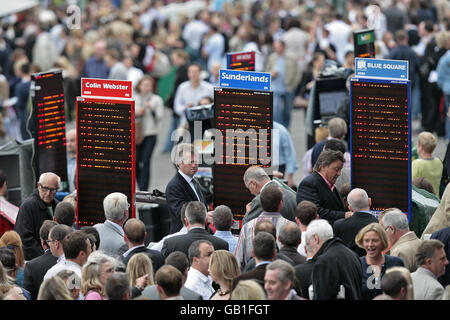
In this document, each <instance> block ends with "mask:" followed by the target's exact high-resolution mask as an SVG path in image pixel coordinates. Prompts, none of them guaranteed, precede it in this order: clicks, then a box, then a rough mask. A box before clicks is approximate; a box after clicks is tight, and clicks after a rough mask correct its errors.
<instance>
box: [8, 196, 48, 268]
mask: <svg viewBox="0 0 450 320" xmlns="http://www.w3.org/2000/svg"><path fill="white" fill-rule="evenodd" d="M56 204H57V202H56V200H53V201H52V203H51V207H52V208H53V212H55V207H56ZM52 219H53V217H52V215H51V214H50V212H49V211H48V208H47V204H46V203H45V202H44V201H42V199H41V197H40V196H39V190H38V189H35V190H34V191H33V193H32V194H31V195H30V196H29V197H28V198H27V199H26V200H25V201H24V202H23V203H22V205H21V206H20V208H19V212H18V213H17V219H16V224H15V225H14V231H16V232H17V233H18V234H19V235H20V238H21V239H22V245H23V253H24V256H25V260H27V261H30V260H32V259H34V258H36V257H39V256H41V255H42V254H43V253H44V251H43V250H42V247H41V239H40V236H39V229H40V228H41V226H42V223H44V221H45V220H52Z"/></svg>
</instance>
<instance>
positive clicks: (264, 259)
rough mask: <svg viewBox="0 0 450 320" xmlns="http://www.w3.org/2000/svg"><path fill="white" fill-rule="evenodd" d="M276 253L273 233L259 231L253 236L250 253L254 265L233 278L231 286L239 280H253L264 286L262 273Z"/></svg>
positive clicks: (234, 285) (264, 272) (263, 273)
mask: <svg viewBox="0 0 450 320" xmlns="http://www.w3.org/2000/svg"><path fill="white" fill-rule="evenodd" d="M276 253H277V250H276V242H275V238H274V237H273V235H271V234H270V233H268V232H265V231H261V232H258V234H257V235H255V237H254V238H253V250H252V255H253V257H254V258H255V262H256V267H255V268H254V269H253V270H251V271H247V272H244V273H241V274H240V275H239V276H238V277H236V278H235V279H234V280H233V288H234V287H236V285H237V284H238V282H239V281H241V280H250V279H251V280H255V281H256V282H258V283H259V284H260V285H261V287H263V288H264V275H265V274H266V267H267V265H268V264H269V263H271V262H272V261H273V259H274V257H275V255H276Z"/></svg>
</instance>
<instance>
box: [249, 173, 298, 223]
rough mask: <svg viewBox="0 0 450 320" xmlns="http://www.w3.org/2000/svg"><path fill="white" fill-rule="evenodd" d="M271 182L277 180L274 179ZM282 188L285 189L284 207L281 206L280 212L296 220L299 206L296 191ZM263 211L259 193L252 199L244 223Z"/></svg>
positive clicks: (289, 218)
mask: <svg viewBox="0 0 450 320" xmlns="http://www.w3.org/2000/svg"><path fill="white" fill-rule="evenodd" d="M269 183H276V182H275V181H272V182H269ZM281 190H282V191H283V208H281V211H280V213H281V215H282V216H283V217H284V218H286V219H288V220H290V221H293V222H295V208H296V207H297V201H296V199H295V192H293V191H292V190H287V189H285V188H281ZM263 211H264V210H263V208H262V205H261V195H259V194H258V195H257V196H255V197H254V198H253V199H252V206H251V208H250V211H249V212H247V213H245V215H244V218H243V219H242V224H245V223H247V222H249V221H250V220H253V219H255V218H257V217H259V216H260V215H261V213H262V212H263Z"/></svg>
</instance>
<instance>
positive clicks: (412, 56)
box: [387, 45, 420, 88]
mask: <svg viewBox="0 0 450 320" xmlns="http://www.w3.org/2000/svg"><path fill="white" fill-rule="evenodd" d="M387 59H393V60H408V72H409V74H408V76H409V80H410V81H411V87H412V88H414V87H415V86H416V75H417V72H418V71H419V64H420V62H419V57H418V56H417V54H416V53H415V52H414V50H413V49H412V48H411V47H410V46H407V45H398V46H397V47H395V48H394V49H392V51H391V53H390V54H389V56H388V57H387Z"/></svg>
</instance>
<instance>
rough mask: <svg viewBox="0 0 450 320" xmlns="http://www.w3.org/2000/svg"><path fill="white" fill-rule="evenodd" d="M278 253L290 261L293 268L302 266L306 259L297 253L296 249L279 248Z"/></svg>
mask: <svg viewBox="0 0 450 320" xmlns="http://www.w3.org/2000/svg"><path fill="white" fill-rule="evenodd" d="M280 253H282V254H284V255H285V256H287V257H289V258H291V259H292V261H293V262H294V266H296V265H298V264H303V263H305V262H306V258H305V257H304V256H302V255H301V254H300V253H298V251H297V249H296V248H292V247H281V249H280Z"/></svg>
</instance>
